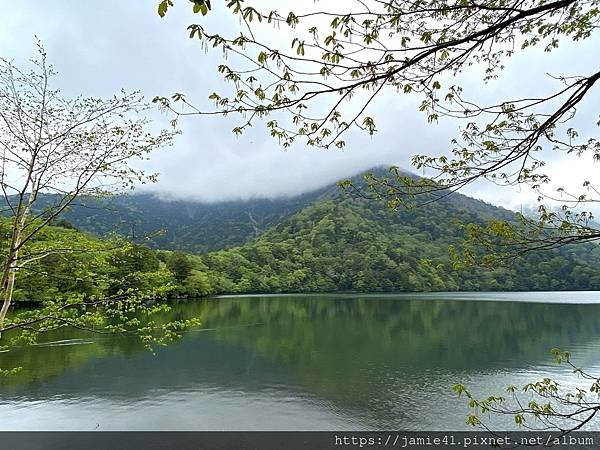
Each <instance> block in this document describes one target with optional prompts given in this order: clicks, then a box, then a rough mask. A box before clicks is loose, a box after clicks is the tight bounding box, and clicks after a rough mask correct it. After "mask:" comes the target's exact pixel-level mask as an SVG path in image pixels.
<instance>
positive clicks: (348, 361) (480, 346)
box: [0, 292, 600, 430]
mask: <svg viewBox="0 0 600 450" xmlns="http://www.w3.org/2000/svg"><path fill="white" fill-rule="evenodd" d="M169 317H171V318H175V317H177V318H185V317H200V318H201V319H202V328H200V329H197V330H192V331H190V332H188V333H186V334H185V337H184V338H183V339H182V340H180V341H178V342H176V343H173V344H171V345H169V346H167V347H161V348H159V349H157V350H156V353H155V354H152V353H151V352H149V351H147V350H145V349H144V348H142V346H141V345H140V344H139V343H138V342H137V341H136V340H135V339H133V338H131V337H123V336H101V335H91V336H90V335H88V334H83V333H82V332H79V331H71V330H69V331H67V330H63V331H62V332H61V333H60V334H58V333H57V334H53V335H51V336H48V337H47V338H48V342H47V343H46V344H44V345H38V346H36V347H33V348H26V349H17V350H14V351H11V352H7V353H4V354H2V355H0V364H1V365H2V367H14V366H16V365H18V366H23V368H24V369H23V371H22V372H21V373H20V374H18V375H16V376H14V377H11V378H8V379H4V380H3V384H2V385H0V392H1V394H0V416H1V417H2V421H1V422H0V429H3V430H96V429H98V430H376V429H387V430H461V429H471V428H470V427H468V426H467V425H466V424H465V419H466V415H467V414H468V412H469V409H468V407H467V406H466V404H465V400H464V398H458V397H457V396H456V394H454V392H453V390H452V387H453V385H454V384H455V383H458V382H460V383H463V384H464V385H466V386H467V387H469V388H470V389H471V390H472V391H473V392H474V393H476V394H477V395H490V394H502V393H503V392H504V389H505V388H506V386H508V385H510V384H517V385H520V384H524V383H526V382H530V381H536V380H538V379H540V378H542V377H544V376H551V377H553V378H555V379H557V380H559V381H560V382H561V383H564V384H570V383H574V382H577V379H576V378H575V377H574V376H573V375H572V374H571V373H570V371H569V370H568V368H566V367H564V366H557V365H556V364H555V363H554V362H553V361H552V358H551V357H550V354H549V350H550V349H551V348H553V347H559V348H561V349H565V350H569V351H571V352H572V353H573V359H574V361H576V363H577V364H578V365H580V366H582V367H585V368H587V369H589V370H590V371H591V372H594V371H595V373H600V320H599V318H600V293H597V292H562V293H561V292H553V293H443V294H437V293H436V294H400V295H355V294H352V295H351V294H347V295H288V296H275V295H270V296H249V297H221V298H214V299H203V300H194V301H192V300H190V301H185V302H178V303H175V304H174V305H173V310H172V311H171V312H169ZM511 420H512V419H511ZM495 423H496V424H500V425H501V426H500V425H499V427H500V428H507V427H509V426H511V425H510V424H511V423H512V422H510V421H508V422H502V421H500V422H495ZM591 428H592V429H598V430H600V425H599V424H598V421H596V422H595V423H593V424H592V425H591Z"/></svg>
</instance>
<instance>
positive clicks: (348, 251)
mask: <svg viewBox="0 0 600 450" xmlns="http://www.w3.org/2000/svg"><path fill="white" fill-rule="evenodd" d="M490 213H495V214H496V216H497V217H504V218H507V217H510V216H511V213H509V212H508V211H506V210H501V209H499V208H495V207H492V206H490V205H487V204H485V203H483V202H479V201H475V200H472V199H468V198H467V197H464V196H456V197H452V198H449V199H445V200H442V201H440V202H439V203H437V204H435V205H434V206H432V207H430V208H427V209H414V210H404V211H396V212H391V211H389V210H387V209H386V208H385V206H384V205H381V204H379V203H377V202H373V201H370V200H362V199H356V198H349V197H346V198H343V199H342V198H340V199H338V200H335V201H324V202H320V203H316V204H314V205H312V206H310V207H308V208H306V209H304V210H303V211H301V212H299V213H297V214H295V215H293V216H292V217H290V218H289V219H287V220H285V221H284V222H283V223H281V224H279V225H277V226H275V227H273V228H271V229H270V230H268V231H267V232H266V233H264V234H263V235H262V236H261V237H259V238H258V239H257V240H256V241H255V242H253V243H251V244H246V245H244V246H242V247H239V248H234V249H229V250H223V251H219V252H215V253H209V254H207V255H205V256H203V258H202V260H203V262H204V264H205V265H206V266H207V268H208V269H209V278H210V280H211V284H212V285H213V287H214V289H215V290H216V292H239V293H247V292H326V291H362V292H381V291H454V290H504V291H507V290H577V289H599V288H600V275H598V273H597V271H596V270H595V269H594V264H597V262H598V261H599V258H600V253H599V252H598V249H595V248H591V247H590V248H586V249H583V248H578V249H571V250H561V251H557V250H554V251H550V252H545V253H538V254H531V255H528V256H526V257H524V258H520V259H516V260H514V261H513V262H512V264H511V265H510V266H504V267H498V268H495V269H493V270H492V269H490V268H488V267H469V268H463V269H462V270H456V268H455V264H454V261H453V260H452V258H451V253H450V252H449V247H450V246H454V247H460V245H461V243H462V241H463V238H464V226H463V225H465V224H466V223H472V222H474V223H482V222H483V221H484V220H487V219H488V216H489V215H490ZM575 250H577V252H575ZM582 250H584V251H582Z"/></svg>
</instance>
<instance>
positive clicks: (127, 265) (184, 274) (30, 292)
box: [0, 219, 208, 303]
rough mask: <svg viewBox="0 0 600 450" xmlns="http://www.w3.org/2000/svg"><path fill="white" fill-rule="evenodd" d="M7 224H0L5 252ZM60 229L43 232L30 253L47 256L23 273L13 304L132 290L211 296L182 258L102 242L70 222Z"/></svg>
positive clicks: (148, 293) (149, 294)
mask: <svg viewBox="0 0 600 450" xmlns="http://www.w3.org/2000/svg"><path fill="white" fill-rule="evenodd" d="M9 224H10V221H9V220H6V219H4V220H2V221H0V230H1V236H0V238H1V239H2V242H1V243H2V248H5V241H6V239H7V236H8V226H9ZM58 224H59V225H61V226H50V227H47V228H45V229H44V230H43V231H42V232H41V233H40V234H39V235H38V236H36V238H35V239H34V240H33V241H32V243H31V245H30V246H29V247H28V249H27V251H28V252H29V254H31V255H37V254H38V249H43V252H44V253H47V255H46V256H45V257H43V258H40V259H38V260H35V261H32V262H31V263H29V264H28V265H27V266H26V267H23V268H22V269H21V270H19V272H18V275H17V282H16V286H17V288H16V290H15V301H17V302H24V301H25V302H33V303H40V302H44V301H48V300H57V299H59V298H63V299H66V298H68V297H69V296H72V295H76V296H83V298H92V297H94V298H99V297H103V296H111V295H117V294H119V293H123V292H127V291H128V290H131V291H135V292H136V293H138V294H139V295H141V296H142V297H144V296H146V297H153V298H156V297H163V298H167V297H172V296H182V295H183V296H188V295H192V296H198V295H206V294H207V293H208V288H207V285H206V282H204V278H203V277H202V275H201V274H199V273H198V272H197V271H195V270H193V268H192V263H191V262H190V261H189V258H188V256H186V255H184V254H181V253H178V254H171V252H158V251H156V250H151V249H149V248H148V247H145V246H142V245H138V244H132V243H129V242H127V241H124V240H122V239H114V240H100V239H98V238H96V237H94V236H92V235H88V234H85V233H82V232H79V231H77V230H75V229H73V227H72V226H71V225H70V224H68V223H67V222H59V223H58ZM163 261H164V262H163ZM170 261H175V263H176V264H175V265H174V266H173V265H172V264H170ZM182 268H183V269H182Z"/></svg>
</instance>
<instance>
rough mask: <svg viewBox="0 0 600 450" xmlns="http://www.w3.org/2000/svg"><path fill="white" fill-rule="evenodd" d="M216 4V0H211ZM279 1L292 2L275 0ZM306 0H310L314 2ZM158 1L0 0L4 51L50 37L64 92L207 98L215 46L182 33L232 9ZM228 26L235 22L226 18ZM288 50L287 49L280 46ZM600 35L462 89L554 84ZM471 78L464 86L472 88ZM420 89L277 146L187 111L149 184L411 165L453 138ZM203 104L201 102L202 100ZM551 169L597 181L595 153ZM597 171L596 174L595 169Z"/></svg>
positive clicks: (225, 190) (280, 184)
mask: <svg viewBox="0 0 600 450" xmlns="http://www.w3.org/2000/svg"><path fill="white" fill-rule="evenodd" d="M215 3H217V2H215ZM279 3H280V4H281V5H280V6H278V9H279V10H280V11H284V10H286V11H287V10H288V9H289V6H286V3H287V5H291V7H292V9H293V8H294V7H297V5H298V2H289V1H288V2H284V1H283V0H282V1H281V2H279ZM310 3H311V4H312V1H311V2H310ZM157 4H158V0H149V1H148V0H147V1H141V0H138V1H122V0H94V1H92V0H86V1H75V0H71V1H69V0H53V1H44V2H42V1H36V2H34V1H27V2H26V1H19V2H14V1H9V0H0V6H3V7H2V16H1V17H0V56H3V57H5V58H9V59H15V61H16V62H18V63H19V64H21V63H24V62H25V61H26V60H27V59H28V58H31V57H33V56H35V45H34V36H38V37H39V38H40V40H41V41H42V42H43V44H44V45H45V47H46V50H47V52H48V56H49V60H50V61H51V63H52V64H53V65H54V67H55V69H56V70H57V71H58V72H59V77H58V78H57V84H58V86H59V87H60V88H61V89H62V90H63V92H64V93H65V94H67V95H73V96H74V95H78V94H84V95H85V96H103V95H111V94H112V93H114V92H117V91H118V90H120V89H121V88H125V89H129V90H133V89H135V90H141V91H142V92H143V93H144V95H146V97H147V98H148V100H150V99H152V97H154V96H155V95H164V96H170V95H171V94H172V93H174V92H184V93H186V94H187V98H188V99H190V100H192V101H193V100H194V99H197V102H198V103H205V102H206V98H207V96H208V94H210V93H211V92H213V91H214V90H218V89H219V87H220V86H221V81H220V74H218V73H217V72H216V65H217V64H218V63H219V62H220V53H219V52H218V51H216V52H213V53H209V54H206V53H204V52H203V51H202V50H201V49H200V46H199V45H198V41H196V40H194V41H192V40H190V39H188V37H187V36H188V32H187V30H186V27H187V25H189V24H190V23H193V22H200V21H202V22H206V21H209V23H210V22H212V23H213V25H217V26H223V25H224V24H223V23H218V22H219V21H223V22H225V26H226V25H227V23H226V22H228V21H229V22H230V21H231V20H232V18H231V16H230V15H228V14H210V15H209V18H204V19H202V18H201V16H199V15H193V14H192V13H191V8H190V6H189V3H188V2H187V0H177V1H176V5H175V8H173V9H172V10H170V11H169V13H168V14H167V16H166V17H165V18H164V19H161V18H159V17H158V15H157V13H156V5H157ZM234 25H235V22H234ZM285 48H287V47H285ZM598 48H600V40H599V39H594V40H589V41H588V42H583V43H581V42H580V43H576V44H572V43H571V44H567V42H566V41H565V43H564V44H562V46H561V48H560V49H559V50H558V51H556V52H553V53H550V54H543V52H542V51H541V50H529V51H527V52H525V53H524V54H521V55H519V56H517V57H515V58H513V59H511V60H509V62H508V65H507V69H506V70H505V72H504V73H503V75H502V77H501V79H500V80H499V81H495V82H493V83H491V84H489V85H487V86H483V87H482V85H481V84H480V83H478V80H479V79H480V78H479V76H478V74H477V73H476V72H475V73H473V72H471V73H469V74H467V77H466V81H465V83H466V85H465V92H467V93H469V94H470V95H469V97H470V98H472V99H477V100H482V99H487V98H489V99H492V98H495V97H496V96H501V95H505V94H507V93H508V94H513V93H514V94H515V95H511V97H512V96H515V97H516V96H518V94H519V93H525V94H527V95H531V94H532V93H534V92H539V93H544V92H550V89H553V88H555V87H557V85H556V84H552V82H551V81H550V80H549V78H547V77H546V76H545V75H544V74H545V73H547V72H550V73H552V74H555V75H558V74H560V72H557V71H559V70H567V71H568V73H567V74H578V73H587V72H589V71H591V70H594V71H595V70H598V68H597V61H598V56H599V55H598V53H599V52H598ZM470 86H471V87H470ZM598 90H599V89H598V88H596V89H595V91H594V92H592V95H590V96H589V98H588V99H586V101H585V103H584V104H583V105H582V106H581V115H582V116H586V118H587V119H588V122H587V123H586V124H585V128H587V130H588V131H589V132H590V133H593V135H596V136H597V134H598V132H597V130H598V129H597V127H592V126H590V125H588V124H590V123H593V122H595V121H591V120H590V118H592V119H595V120H597V118H598V107H597V105H598V104H600V95H599V94H598ZM418 102H419V99H418V98H416V97H414V98H412V100H411V99H410V97H407V96H403V95H395V94H393V93H392V92H391V91H388V94H387V95H386V96H383V97H381V98H379V99H378V100H377V101H376V102H374V104H373V106H372V107H371V109H370V115H373V116H374V117H375V119H376V122H377V125H378V129H379V132H378V133H377V134H376V135H375V136H374V137H372V138H370V137H368V136H362V135H360V134H356V133H353V134H351V135H349V136H348V137H347V147H346V149H345V150H344V151H340V150H327V151H324V150H315V149H309V148H303V147H300V146H296V147H295V148H293V149H291V150H289V151H284V150H283V149H282V148H281V147H279V146H278V144H277V142H276V141H275V140H273V139H272V138H271V137H270V136H268V135H267V133H266V130H265V128H264V125H263V124H258V126H256V127H255V129H254V130H252V131H251V132H249V133H247V134H244V135H243V136H241V137H239V138H236V137H235V136H234V135H233V134H232V133H231V129H232V128H233V127H234V126H236V125H237V124H238V122H237V121H236V120H235V118H234V117H231V118H227V119H223V118H221V117H213V118H198V117H194V118H188V119H185V120H182V121H181V122H180V128H181V129H182V131H183V134H182V135H180V136H178V137H177V139H176V141H175V144H174V146H173V147H172V148H170V149H165V150H162V151H160V152H158V153H155V154H154V155H153V156H152V159H151V162H150V163H149V164H148V168H149V170H151V171H157V172H159V173H160V178H159V180H160V181H159V183H158V184H156V185H154V186H152V188H151V189H152V190H154V191H157V192H159V193H161V194H163V195H166V196H169V197H182V198H188V199H198V200H209V201H215V200H225V199H236V198H249V197H263V196H268V197H272V196H278V195H293V194H297V193H301V192H304V191H306V190H309V189H312V188H317V187H319V186H322V185H324V184H327V183H330V182H333V181H335V180H337V179H340V178H343V177H346V176H350V175H353V174H355V173H357V172H359V171H361V170H365V169H368V168H370V167H373V166H375V165H381V164H397V165H400V166H401V167H404V168H408V169H410V157H411V156H412V155H413V154H415V153H429V154H434V153H435V154H439V153H441V152H445V151H447V149H449V148H450V139H451V138H452V137H453V136H454V135H456V132H457V124H456V123H452V122H450V121H447V120H442V121H441V123H440V124H437V125H430V124H427V123H426V120H425V116H424V115H423V114H422V113H419V112H418V111H417V106H418ZM205 104H207V103H205ZM154 120H155V122H156V126H160V127H167V126H168V117H166V116H164V115H162V114H160V113H156V114H155V117H154ZM547 156H548V157H549V160H550V164H549V168H548V171H549V172H550V173H551V174H552V176H553V180H554V181H555V183H556V185H557V186H558V185H565V186H577V187H578V186H580V184H581V182H582V181H583V178H582V177H583V175H582V174H585V175H586V176H587V179H590V180H591V181H594V175H597V173H598V164H597V163H593V162H592V161H591V158H588V159H582V160H573V159H572V158H570V159H569V160H568V161H565V160H556V155H552V154H551V153H549V154H548V155H547ZM596 178H597V176H596ZM465 193H467V194H469V195H472V196H475V197H477V198H481V199H484V200H486V201H488V202H491V203H495V204H500V205H502V206H505V207H511V208H514V209H519V208H520V206H521V205H528V204H531V203H532V202H533V201H534V200H535V197H536V195H535V194H534V193H532V192H529V191H527V190H521V191H518V190H510V191H507V190H506V189H501V188H497V187H495V186H493V185H490V184H484V183H480V184H478V185H476V186H473V187H471V188H469V190H468V191H466V192H465Z"/></svg>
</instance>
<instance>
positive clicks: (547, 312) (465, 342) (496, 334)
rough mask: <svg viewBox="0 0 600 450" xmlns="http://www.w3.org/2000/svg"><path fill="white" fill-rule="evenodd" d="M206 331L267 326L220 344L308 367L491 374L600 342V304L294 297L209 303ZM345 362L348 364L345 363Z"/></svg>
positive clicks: (203, 307)
mask: <svg viewBox="0 0 600 450" xmlns="http://www.w3.org/2000/svg"><path fill="white" fill-rule="evenodd" d="M193 308H199V309H201V310H202V317H203V318H204V325H205V326H207V327H215V328H217V327H219V326H223V325H227V324H232V323H264V325H263V326H262V327H254V328H247V329H245V330H241V329H240V331H239V332H238V333H229V332H226V331H224V332H220V333H217V336H218V339H220V340H222V341H224V342H232V343H233V342H235V343H237V344H242V345H245V346H250V347H257V348H258V350H260V351H262V352H263V353H265V354H266V355H270V356H272V357H276V358H277V359H280V360H283V361H288V362H295V363H296V364H297V365H298V366H305V365H306V364H308V363H311V362H312V361H314V360H315V358H317V359H318V358H322V359H323V361H319V362H320V363H321V362H322V363H323V364H325V365H326V363H327V361H330V360H331V359H332V358H333V359H345V358H346V357H347V358H348V359H349V363H352V364H353V360H354V359H357V358H358V359H359V360H364V361H372V362H376V361H385V362H386V365H388V366H389V365H392V366H394V365H397V366H404V365H407V364H408V363H407V362H410V364H409V365H410V366H411V367H419V368H423V367H440V368H444V367H446V368H471V367H473V368H485V367H488V366H492V365H496V364H497V363H502V364H509V365H510V364H517V365H518V364H519V361H525V360H527V361H528V362H535V361H538V360H540V359H542V358H546V357H547V355H548V351H549V349H550V348H551V347H552V346H558V345H562V346H564V345H569V344H571V345H577V344H581V343H584V342H586V341H589V340H592V339H594V338H595V337H599V336H600V323H599V322H598V321H597V320H596V317H597V315H598V313H600V305H564V304H542V303H514V302H466V301H447V300H433V299H431V300H429V299H428V300H422V299H421V300H393V299H390V298H379V299H376V298H372V297H371V298H352V299H351V298H332V297H329V298H327V297H304V298H303V297H288V298H251V299H237V298H228V299H219V300H213V301H207V302H202V304H201V305H195V306H194V307H193ZM340 362H341V361H340Z"/></svg>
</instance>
